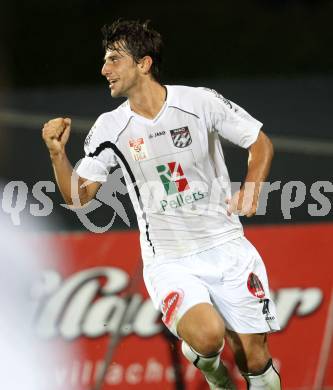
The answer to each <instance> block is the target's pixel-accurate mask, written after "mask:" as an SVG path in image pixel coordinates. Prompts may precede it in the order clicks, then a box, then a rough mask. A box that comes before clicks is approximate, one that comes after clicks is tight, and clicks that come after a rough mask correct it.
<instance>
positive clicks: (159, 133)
mask: <svg viewBox="0 0 333 390" xmlns="http://www.w3.org/2000/svg"><path fill="white" fill-rule="evenodd" d="M161 135H165V130H163V131H156V132H155V133H150V134H149V139H152V138H156V137H159V136H161Z"/></svg>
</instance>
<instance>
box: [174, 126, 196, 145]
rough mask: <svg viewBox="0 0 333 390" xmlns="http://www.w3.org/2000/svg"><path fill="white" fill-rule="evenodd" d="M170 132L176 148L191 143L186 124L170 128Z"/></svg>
mask: <svg viewBox="0 0 333 390" xmlns="http://www.w3.org/2000/svg"><path fill="white" fill-rule="evenodd" d="M170 134H171V137H172V141H173V144H174V145H175V147H176V148H186V147H187V146H189V145H191V143H192V138H191V133H190V130H189V128H188V127H187V126H185V127H180V128H179V129H173V130H170Z"/></svg>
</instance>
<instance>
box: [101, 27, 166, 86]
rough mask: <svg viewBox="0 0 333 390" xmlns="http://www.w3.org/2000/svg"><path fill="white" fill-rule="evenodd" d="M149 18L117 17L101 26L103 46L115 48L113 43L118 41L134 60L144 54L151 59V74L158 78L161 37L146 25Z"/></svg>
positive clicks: (139, 58)
mask: <svg viewBox="0 0 333 390" xmlns="http://www.w3.org/2000/svg"><path fill="white" fill-rule="evenodd" d="M148 24H149V20H148V21H146V22H144V23H141V22H139V21H138V20H123V19H118V20H116V21H115V22H113V23H112V24H111V25H105V26H104V27H103V28H102V33H103V36H104V39H103V47H104V49H105V51H106V50H113V49H115V46H114V45H115V43H116V42H118V43H119V42H120V43H121V44H122V49H124V50H125V51H126V52H127V53H128V54H130V55H131V56H132V57H133V59H134V61H135V62H137V63H138V62H139V61H140V60H141V59H142V58H143V57H144V56H150V57H151V58H152V60H153V63H152V66H151V69H150V71H151V74H152V76H153V77H154V79H156V80H159V78H160V73H161V65H162V47H163V42H162V37H161V34H160V33H158V32H157V31H155V30H153V29H152V28H150V27H148Z"/></svg>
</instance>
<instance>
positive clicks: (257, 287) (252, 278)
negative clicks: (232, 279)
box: [247, 272, 265, 299]
mask: <svg viewBox="0 0 333 390" xmlns="http://www.w3.org/2000/svg"><path fill="white" fill-rule="evenodd" d="M247 288H248V289H249V291H250V293H251V294H252V295H254V296H255V297H257V298H260V299H261V298H264V296H265V291H264V287H263V285H262V283H261V281H260V279H259V278H258V276H257V275H256V274H254V273H253V272H251V273H250V275H249V277H248V279H247Z"/></svg>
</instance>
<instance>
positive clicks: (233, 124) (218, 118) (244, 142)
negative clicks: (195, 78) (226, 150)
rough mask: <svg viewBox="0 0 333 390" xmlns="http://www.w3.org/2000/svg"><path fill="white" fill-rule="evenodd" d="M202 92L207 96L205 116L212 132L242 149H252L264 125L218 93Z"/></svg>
mask: <svg viewBox="0 0 333 390" xmlns="http://www.w3.org/2000/svg"><path fill="white" fill-rule="evenodd" d="M202 90H203V91H204V92H205V95H206V96H205V100H206V101H205V111H206V115H205V116H206V118H209V122H210V127H211V128H212V130H213V131H217V132H218V133H219V135H220V136H221V137H222V138H224V139H226V140H228V141H230V142H232V143H233V144H236V145H238V146H240V147H242V148H248V147H250V146H251V145H252V144H253V143H254V142H255V141H256V139H257V137H258V134H259V131H260V129H261V128H262V126H263V124H262V123H261V122H259V121H258V120H257V119H255V118H253V117H252V116H251V115H250V114H249V113H248V112H246V111H245V110H244V109H243V108H242V107H240V106H238V105H237V104H236V103H233V102H231V101H230V100H228V99H226V98H224V97H223V96H222V95H221V94H219V93H218V92H216V91H214V90H209V89H206V88H202ZM207 111H208V112H207Z"/></svg>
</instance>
